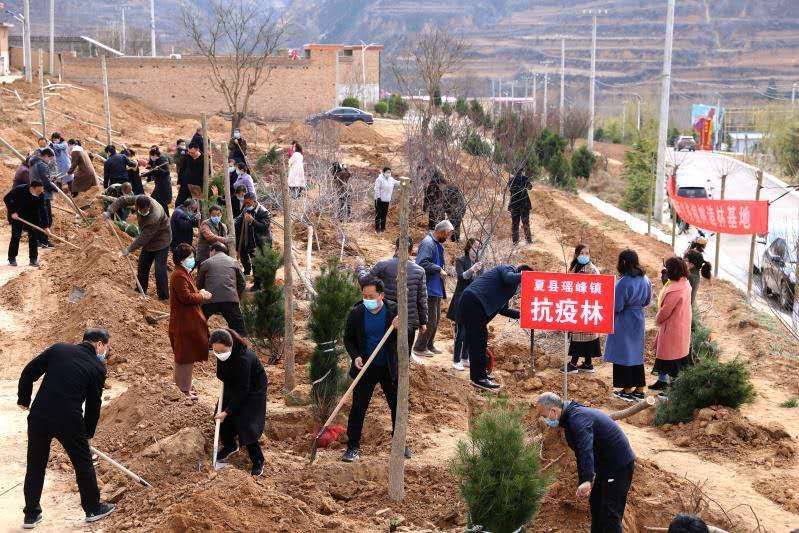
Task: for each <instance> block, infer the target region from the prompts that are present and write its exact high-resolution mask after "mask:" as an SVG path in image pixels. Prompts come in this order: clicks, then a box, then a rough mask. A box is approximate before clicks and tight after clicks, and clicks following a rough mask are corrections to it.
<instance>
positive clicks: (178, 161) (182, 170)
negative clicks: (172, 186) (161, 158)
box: [173, 148, 189, 185]
mask: <svg viewBox="0 0 799 533" xmlns="http://www.w3.org/2000/svg"><path fill="white" fill-rule="evenodd" d="M188 157H189V154H188V153H187V151H186V150H185V149H183V150H181V149H180V148H178V149H177V150H176V151H175V155H174V157H173V162H174V163H175V172H177V174H178V185H183V184H185V183H186V158H188Z"/></svg>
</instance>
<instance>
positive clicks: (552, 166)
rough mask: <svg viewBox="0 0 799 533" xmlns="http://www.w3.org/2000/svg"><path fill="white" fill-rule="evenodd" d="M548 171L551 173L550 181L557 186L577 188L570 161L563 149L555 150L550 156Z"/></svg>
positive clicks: (568, 188)
mask: <svg viewBox="0 0 799 533" xmlns="http://www.w3.org/2000/svg"><path fill="white" fill-rule="evenodd" d="M547 172H548V173H549V180H550V182H551V183H552V185H554V186H555V187H559V188H561V189H566V190H570V191H572V190H574V189H575V188H576V186H575V183H574V178H572V177H571V172H570V169H569V162H568V161H567V160H566V158H565V157H564V156H563V151H562V150H560V151H558V152H555V153H554V154H553V155H552V157H550V158H549V164H548V165H547Z"/></svg>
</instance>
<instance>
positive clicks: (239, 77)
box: [181, 0, 285, 135]
mask: <svg viewBox="0 0 799 533" xmlns="http://www.w3.org/2000/svg"><path fill="white" fill-rule="evenodd" d="M181 12H182V16H183V25H184V27H185V28H186V33H187V36H188V37H189V38H190V39H191V41H192V42H193V44H194V46H195V47H196V48H197V49H198V50H199V52H200V54H201V55H203V56H204V57H205V58H206V60H207V61H208V64H209V66H210V74H209V77H210V80H211V85H212V86H213V88H214V89H215V90H216V91H217V92H218V93H220V94H221V95H222V97H223V98H224V99H225V104H226V105H227V108H228V111H229V112H230V114H231V126H230V127H231V135H232V133H233V130H235V129H237V128H238V127H239V124H240V122H241V119H242V118H243V117H244V115H246V113H247V111H248V109H249V104H250V97H252V95H253V94H255V92H256V91H257V90H258V89H259V88H260V87H261V86H262V85H263V84H264V83H265V82H266V80H267V79H268V78H269V74H270V72H271V70H272V66H271V65H270V63H269V57H270V56H272V55H274V53H275V51H276V50H277V49H278V47H279V46H280V43H281V42H282V40H283V37H284V33H285V25H284V24H283V22H282V21H280V20H279V19H277V18H276V17H275V15H274V13H273V12H272V11H270V10H266V9H264V7H263V5H262V4H261V3H259V2H257V1H256V0H234V1H233V2H221V1H220V0H212V1H211V2H210V3H209V4H208V5H207V7H203V9H202V10H201V9H200V6H199V5H198V4H194V3H192V4H189V3H185V4H182V5H181Z"/></svg>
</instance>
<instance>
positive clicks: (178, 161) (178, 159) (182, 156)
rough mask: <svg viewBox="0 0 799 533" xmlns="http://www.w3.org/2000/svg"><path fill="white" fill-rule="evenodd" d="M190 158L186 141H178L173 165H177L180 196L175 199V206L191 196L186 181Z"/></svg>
mask: <svg viewBox="0 0 799 533" xmlns="http://www.w3.org/2000/svg"><path fill="white" fill-rule="evenodd" d="M188 157H189V149H188V146H187V144H186V141H184V140H183V139H178V140H177V142H176V143H175V155H174V156H173V161H172V162H173V163H175V172H176V174H177V176H178V195H177V197H176V198H175V205H180V204H182V203H183V200H185V199H186V198H188V197H189V196H191V193H190V192H189V183H188V181H186V160H187V159H188Z"/></svg>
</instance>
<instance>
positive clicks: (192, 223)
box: [169, 206, 200, 250]
mask: <svg viewBox="0 0 799 533" xmlns="http://www.w3.org/2000/svg"><path fill="white" fill-rule="evenodd" d="M199 224H200V219H199V218H197V217H196V216H194V215H193V214H192V213H188V212H186V211H185V210H184V209H183V207H182V206H181V207H176V208H175V210H174V211H172V216H171V217H170V219H169V227H170V229H171V230H172V243H171V244H170V248H172V249H173V250H174V249H175V248H177V247H178V245H179V244H182V243H186V244H191V243H192V242H194V228H196V227H198V226H199Z"/></svg>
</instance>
